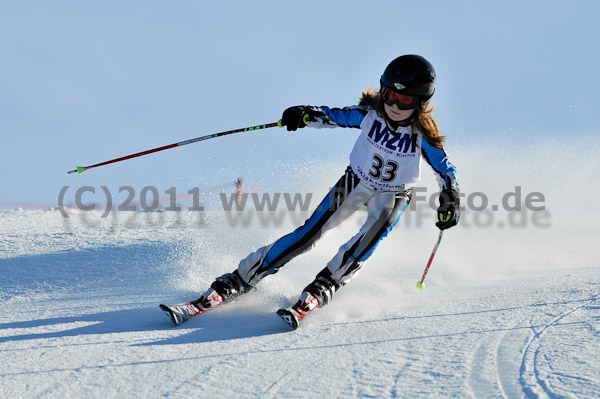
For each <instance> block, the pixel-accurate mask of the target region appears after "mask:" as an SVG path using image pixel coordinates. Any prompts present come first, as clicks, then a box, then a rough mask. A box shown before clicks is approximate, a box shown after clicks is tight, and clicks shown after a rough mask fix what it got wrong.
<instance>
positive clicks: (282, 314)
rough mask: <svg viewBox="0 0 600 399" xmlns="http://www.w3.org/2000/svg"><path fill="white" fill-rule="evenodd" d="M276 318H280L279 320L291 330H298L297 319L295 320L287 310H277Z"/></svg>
mask: <svg viewBox="0 0 600 399" xmlns="http://www.w3.org/2000/svg"><path fill="white" fill-rule="evenodd" d="M277 316H279V317H281V319H282V320H283V321H285V323H286V324H287V325H288V326H290V327H291V328H292V330H295V329H297V328H298V319H296V316H294V314H293V313H292V312H290V311H289V310H288V309H279V310H278V311H277Z"/></svg>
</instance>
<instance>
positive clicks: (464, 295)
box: [0, 143, 600, 398]
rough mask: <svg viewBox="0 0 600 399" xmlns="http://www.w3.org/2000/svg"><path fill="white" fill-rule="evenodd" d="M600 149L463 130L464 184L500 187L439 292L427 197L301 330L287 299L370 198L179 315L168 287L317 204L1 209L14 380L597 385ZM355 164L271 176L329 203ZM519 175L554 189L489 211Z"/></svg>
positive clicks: (3, 353)
mask: <svg viewBox="0 0 600 399" xmlns="http://www.w3.org/2000/svg"><path fill="white" fill-rule="evenodd" d="M580 144H581V143H580ZM597 147H598V146H597V145H595V144H594V143H587V144H586V145H581V146H575V145H574V148H571V149H569V148H567V149H565V148H564V147H563V146H562V145H561V146H558V145H556V146H555V145H548V146H546V148H535V149H530V151H527V150H524V151H523V152H522V153H521V154H519V153H517V154H515V152H514V151H513V152H511V155H510V156H508V155H505V156H503V155H499V154H503V151H500V150H498V149H495V148H488V149H486V150H485V151H484V150H479V151H478V150H476V149H474V148H470V149H462V148H456V149H455V151H453V153H452V155H453V160H454V161H455V163H456V164H457V165H458V166H459V168H460V177H461V184H462V187H463V192H465V193H466V194H467V196H468V195H470V194H472V193H475V192H479V193H485V195H486V196H487V198H488V199H489V207H488V208H489V209H487V210H486V209H480V208H477V207H478V206H479V205H480V204H481V196H480V195H479V197H478V198H476V197H475V196H474V197H471V200H472V202H473V203H472V204H471V205H470V206H469V205H468V204H467V203H468V201H467V198H465V200H464V203H465V205H467V208H469V207H470V208H477V209H479V210H473V209H466V210H465V212H464V214H463V220H462V223H461V225H460V226H459V227H457V228H455V229H451V230H449V231H447V232H446V234H445V235H444V238H443V241H442V244H441V246H440V248H439V250H438V253H437V255H436V258H435V260H434V262H433V266H432V267H431V270H430V272H429V274H428V276H427V279H426V288H425V290H424V291H417V290H416V289H415V283H416V281H417V280H419V278H420V277H421V274H422V273H423V269H424V266H425V264H426V262H427V259H428V257H429V254H430V252H431V250H432V248H433V245H434V243H435V240H436V239H437V231H436V229H435V226H434V225H433V210H431V209H430V207H429V205H428V204H427V203H426V202H425V201H417V203H416V208H417V209H416V210H412V211H410V212H408V213H407V214H406V215H404V216H403V219H402V221H401V222H400V224H399V225H398V226H397V227H396V229H394V231H393V232H392V233H391V234H390V235H389V236H388V237H387V238H386V239H385V240H384V241H383V242H382V244H381V245H380V247H379V248H378V250H377V251H376V252H375V254H374V255H373V256H372V258H371V259H370V260H369V261H368V262H367V263H366V264H365V266H364V268H363V270H362V271H361V273H360V274H359V275H358V276H357V277H356V278H355V279H354V280H353V281H352V282H351V283H350V284H348V285H347V286H345V287H343V288H342V289H340V290H339V292H338V293H337V294H336V296H335V298H334V300H333V301H332V303H331V304H330V305H328V306H327V307H324V308H322V309H318V310H317V311H315V312H314V313H312V314H311V315H310V316H309V317H307V319H306V320H305V322H304V324H302V325H301V326H300V328H299V329H298V330H297V331H294V332H290V331H289V330H288V328H287V326H286V325H285V324H284V323H283V322H282V321H281V320H280V319H279V318H278V317H277V316H276V315H275V313H274V312H275V311H276V310H277V309H278V308H279V307H282V306H289V305H291V304H292V303H293V302H294V301H295V300H296V299H297V298H298V296H299V295H300V293H301V291H302V288H303V287H304V286H306V285H307V284H308V283H309V282H310V281H312V279H313V278H314V276H315V274H316V273H317V272H318V271H320V270H321V269H322V268H323V267H324V265H325V264H326V262H327V260H328V259H329V258H331V257H332V256H333V254H334V253H335V251H336V250H337V248H338V246H339V245H340V244H341V243H343V242H344V240H345V239H347V238H348V237H349V236H351V235H352V234H354V233H355V231H356V230H357V226H358V225H359V223H360V222H361V221H362V218H363V217H364V214H358V215H356V216H354V217H353V218H351V219H350V220H348V221H347V222H346V223H345V224H344V225H342V226H341V227H340V228H339V229H338V230H337V231H335V232H333V233H332V234H330V235H329V236H327V237H326V238H324V239H323V241H322V242H321V243H320V244H319V245H318V246H317V247H316V248H315V249H314V250H313V251H311V252H309V253H307V254H304V255H302V256H300V257H298V258H296V259H294V260H293V261H291V262H290V263H289V264H288V265H286V266H285V267H284V268H283V269H282V270H281V271H280V272H279V273H277V274H276V275H273V276H270V277H269V278H266V279H265V280H263V282H261V284H259V286H258V289H257V290H255V291H252V292H250V293H249V294H247V295H246V296H244V297H243V298H240V300H239V301H236V302H234V303H232V304H229V305H227V306H223V307H221V308H219V309H217V310H215V311H212V312H209V313H207V314H205V315H202V316H200V317H197V318H195V319H192V320H191V321H189V322H188V323H186V324H184V325H183V326H180V327H174V326H173V325H172V324H171V322H170V321H169V320H168V319H167V318H166V317H165V315H164V314H163V313H162V312H161V311H160V310H159V308H158V304H159V303H168V304H171V303H177V302H181V301H186V300H191V299H195V298H197V297H198V296H199V295H200V293H201V292H203V291H204V290H205V289H206V288H207V287H208V286H209V285H210V283H211V282H212V281H213V279H214V277H216V276H218V275H221V274H223V273H225V272H230V271H232V270H234V269H235V267H236V266H237V263H238V262H239V260H240V259H241V258H242V257H244V256H245V255H246V254H247V253H249V252H250V251H252V250H255V249H256V248H258V247H259V246H261V245H264V244H266V243H269V242H271V241H273V240H275V239H277V238H278V237H279V236H280V235H282V234H284V233H286V232H288V231H290V230H291V229H293V228H294V227H295V226H296V225H298V224H299V223H301V222H302V220H303V219H304V218H305V217H307V216H308V215H309V214H310V210H312V208H311V209H310V210H307V211H297V212H288V211H286V210H285V209H280V211H279V212H257V211H246V212H236V211H232V212H225V211H223V210H220V211H219V210H216V209H213V210H207V211H205V212H201V213H199V212H182V213H180V214H179V213H174V212H166V211H164V212H110V213H109V214H108V216H107V217H105V218H103V217H102V216H103V211H102V210H96V211H89V212H84V211H76V210H73V209H68V210H67V211H68V216H69V218H65V217H64V216H63V215H61V212H60V211H59V210H48V211H42V210H4V211H0V227H1V234H2V236H1V239H0V298H1V300H2V305H3V306H2V307H1V308H0V397H2V398H33V397H44V398H65V397H105V398H117V397H119V398H121V397H151V398H152V397H171V398H187V397H199V398H281V397H288V398H311V397H320V398H446V397H455V398H469V397H471V398H597V397H600V373H598V370H600V361H599V360H598V359H599V355H600V295H599V289H600V272H599V270H600V269H599V266H600V265H599V262H598V259H599V257H598V255H599V249H598V242H599V238H600V236H599V233H598V230H597V228H596V226H595V225H594V224H595V223H596V222H597V216H595V214H594V213H592V212H595V210H596V209H597V206H596V204H595V201H597V198H599V197H600V196H599V195H598V194H600V193H599V192H598V185H597V184H596V183H597V170H598V167H599V166H600V165H598V161H597V158H596V157H594V156H592V155H593V154H594V153H597V149H598V148H597ZM534 150H535V151H534ZM575 153H577V155H578V158H577V160H578V162H577V163H574V162H572V161H573V160H575V158H574V155H573V158H572V159H571V155H564V154H575ZM535 154H538V155H535ZM549 160H552V161H551V162H550V161H549ZM484 164H485V165H488V167H487V168H485V169H484V168H482V165H484ZM344 166H345V165H344V163H343V162H342V161H340V162H338V163H335V164H333V165H332V164H327V163H326V162H324V163H323V164H321V165H313V167H312V168H310V169H309V170H308V171H307V170H306V169H305V168H302V167H298V171H297V177H298V179H299V180H295V181H303V182H306V183H305V184H306V186H303V187H300V188H298V187H287V186H285V184H286V183H281V182H279V181H277V180H275V179H274V180H273V182H272V184H273V185H272V186H271V187H267V188H268V189H270V190H271V191H275V190H281V191H283V190H295V191H292V192H296V191H299V192H312V193H314V198H315V199H314V200H313V208H314V206H316V204H317V198H320V197H322V196H323V195H324V194H325V192H326V191H327V189H328V187H329V186H330V185H332V184H333V183H334V182H335V181H336V180H337V178H338V175H341V173H342V171H343V169H344ZM424 168H427V166H426V165H424ZM90 173H91V172H90ZM425 174H426V175H428V174H429V171H427V170H426V169H425ZM251 175H252V171H248V175H246V176H245V178H246V180H248V181H251ZM314 176H320V177H319V178H315V177H314ZM594 179H595V180H594ZM423 185H424V187H427V188H428V190H429V191H428V193H429V194H430V193H432V192H433V190H435V184H434V182H433V179H432V178H431V177H429V176H426V178H425V179H424V182H423ZM516 186H519V187H521V189H520V190H521V193H522V198H523V201H524V199H525V197H526V196H527V195H528V194H531V193H542V194H543V198H544V202H543V205H544V206H545V208H544V210H539V209H538V210H534V211H531V210H521V211H515V210H505V209H504V207H503V206H500V207H499V208H500V209H499V210H498V211H491V209H492V205H498V204H500V205H501V203H502V196H503V195H505V194H506V193H510V192H515V191H516V189H515V187H516ZM425 195H427V194H425ZM536 198H537V197H536ZM513 199H514V197H510V200H511V201H513ZM538 199H539V198H538ZM536 205H537V206H538V207H539V206H540V205H541V202H538V203H536Z"/></svg>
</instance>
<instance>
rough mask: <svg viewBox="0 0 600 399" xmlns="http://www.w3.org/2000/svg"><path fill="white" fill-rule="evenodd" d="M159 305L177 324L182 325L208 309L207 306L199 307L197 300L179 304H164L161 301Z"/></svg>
mask: <svg viewBox="0 0 600 399" xmlns="http://www.w3.org/2000/svg"><path fill="white" fill-rule="evenodd" d="M159 307H160V309H161V310H162V311H163V312H165V314H166V315H167V316H168V317H169V318H170V319H171V321H172V322H173V323H175V325H176V326H178V325H181V324H183V323H185V322H186V321H188V320H189V319H191V318H192V317H194V316H197V315H199V314H201V313H204V312H206V311H207V310H208V309H207V308H202V307H199V306H198V304H197V303H195V302H186V303H179V304H177V305H170V306H167V305H163V304H162V303H161V304H160V305H159Z"/></svg>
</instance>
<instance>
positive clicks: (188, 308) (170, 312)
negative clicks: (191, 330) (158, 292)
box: [158, 288, 223, 326]
mask: <svg viewBox="0 0 600 399" xmlns="http://www.w3.org/2000/svg"><path fill="white" fill-rule="evenodd" d="M222 304H223V298H222V297H221V295H219V294H218V293H217V291H215V290H214V289H212V288H211V289H209V290H208V291H206V292H205V293H204V295H203V296H202V297H200V299H197V300H195V301H193V302H184V303H179V304H177V305H171V306H167V305H163V304H160V305H158V306H159V307H160V309H161V310H162V311H163V312H165V314H166V315H167V316H169V318H170V319H171V321H172V322H173V323H175V325H176V326H178V325H181V324H183V323H185V322H186V321H188V320H189V319H191V318H192V317H194V316H198V315H199V314H202V313H204V312H206V311H208V310H211V309H213V308H216V307H217V306H220V305H222Z"/></svg>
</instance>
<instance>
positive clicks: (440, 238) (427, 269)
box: [417, 230, 444, 290]
mask: <svg viewBox="0 0 600 399" xmlns="http://www.w3.org/2000/svg"><path fill="white" fill-rule="evenodd" d="M443 235H444V230H440V235H439V237H438V240H437V242H436V243H435V247H433V252H431V256H430V257H429V261H428V262H427V266H426V267H425V271H424V272H423V277H421V280H420V281H417V289H419V290H422V289H423V288H424V286H423V282H424V281H425V276H427V272H428V271H429V267H430V266H431V262H433V257H434V256H435V253H436V252H437V249H438V247H439V246H440V242H442V236H443Z"/></svg>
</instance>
